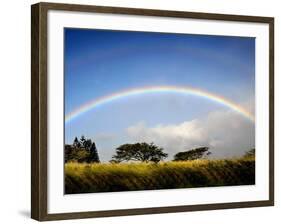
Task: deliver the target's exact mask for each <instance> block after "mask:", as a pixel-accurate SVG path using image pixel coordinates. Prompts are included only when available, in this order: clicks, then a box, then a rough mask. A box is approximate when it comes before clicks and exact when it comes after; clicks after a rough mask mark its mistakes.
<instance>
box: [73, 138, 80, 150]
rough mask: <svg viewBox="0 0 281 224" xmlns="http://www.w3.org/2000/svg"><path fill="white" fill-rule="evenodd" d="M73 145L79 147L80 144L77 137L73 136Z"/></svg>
mask: <svg viewBox="0 0 281 224" xmlns="http://www.w3.org/2000/svg"><path fill="white" fill-rule="evenodd" d="M73 147H75V148H80V147H81V144H80V142H79V141H78V138H77V137H75V139H74V141H73Z"/></svg>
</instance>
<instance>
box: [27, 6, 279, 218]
mask: <svg viewBox="0 0 281 224" xmlns="http://www.w3.org/2000/svg"><path fill="white" fill-rule="evenodd" d="M31 57H32V66H31V70H32V74H31V75H32V84H31V86H32V94H31V95H32V108H31V109H32V169H31V170H32V200H31V201H32V208H31V210H32V212H31V216H32V218H34V219H36V220H39V221H45V220H58V219H74V218H90V217H106V216H123V215H138V214H153V213H167V212H185V211H198V210H211V209H224V208H242V207H257V206H272V205H273V204H274V151H273V150H274V102H273V101H274V19H273V18H271V17H257V16H240V15H222V14H209V13H195V12H182V11H162V10H151V9H136V8H116V7H103V6H89V5H70V4H56V3H38V4H35V5H32V50H31Z"/></svg>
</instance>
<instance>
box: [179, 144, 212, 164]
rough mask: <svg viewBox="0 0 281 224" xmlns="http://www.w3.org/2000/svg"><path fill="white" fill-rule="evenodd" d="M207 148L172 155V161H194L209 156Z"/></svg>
mask: <svg viewBox="0 0 281 224" xmlns="http://www.w3.org/2000/svg"><path fill="white" fill-rule="evenodd" d="M210 154H211V152H209V148H208V147H200V148H196V149H191V150H188V151H185V152H179V153H177V154H176V155H174V161H185V160H195V159H200V158H203V157H207V156H208V155H210Z"/></svg>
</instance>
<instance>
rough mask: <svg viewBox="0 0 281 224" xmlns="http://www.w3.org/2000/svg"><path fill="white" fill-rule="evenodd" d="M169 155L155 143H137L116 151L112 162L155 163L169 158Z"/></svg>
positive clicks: (123, 146) (126, 145) (122, 146)
mask: <svg viewBox="0 0 281 224" xmlns="http://www.w3.org/2000/svg"><path fill="white" fill-rule="evenodd" d="M167 156H168V154H166V153H164V152H163V148H160V147H158V146H156V145H154V144H153V143H150V144H147V143H145V142H143V143H135V144H124V145H121V146H119V147H118V148H117V149H116V154H115V155H113V156H112V160H111V162H113V163H119V162H122V161H141V162H149V161H151V162H155V163H158V162H159V161H161V160H163V159H165V158H167Z"/></svg>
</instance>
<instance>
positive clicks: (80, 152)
mask: <svg viewBox="0 0 281 224" xmlns="http://www.w3.org/2000/svg"><path fill="white" fill-rule="evenodd" d="M64 161H65V163H67V162H79V163H99V162H100V159H99V155H98V151H97V148H96V144H95V142H92V140H91V139H86V138H85V136H83V135H82V136H81V138H80V140H78V138H77V137H75V139H74V141H73V144H72V145H65V149H64Z"/></svg>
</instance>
